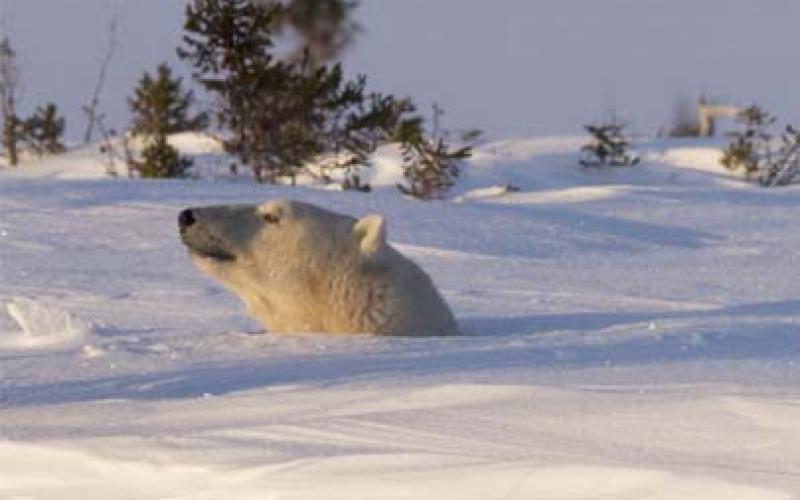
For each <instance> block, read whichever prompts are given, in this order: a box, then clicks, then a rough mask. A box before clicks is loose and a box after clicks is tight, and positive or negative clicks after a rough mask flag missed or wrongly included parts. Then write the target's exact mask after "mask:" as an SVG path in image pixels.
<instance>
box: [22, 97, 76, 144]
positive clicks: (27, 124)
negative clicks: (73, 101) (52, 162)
mask: <svg viewBox="0 0 800 500" xmlns="http://www.w3.org/2000/svg"><path fill="white" fill-rule="evenodd" d="M64 126H65V120H64V117H63V116H59V114H58V108H57V107H56V105H55V104H53V103H48V104H47V105H46V106H44V107H42V106H39V107H37V108H36V112H35V113H34V114H33V115H31V117H30V118H28V119H26V120H25V121H24V122H23V123H22V131H21V138H22V140H23V141H24V142H25V143H26V144H27V145H28V147H29V148H31V150H32V151H33V152H34V153H36V154H37V155H39V156H41V155H43V154H45V153H47V154H58V153H63V152H64V150H65V148H64V144H63V143H62V142H61V140H62V137H63V135H64Z"/></svg>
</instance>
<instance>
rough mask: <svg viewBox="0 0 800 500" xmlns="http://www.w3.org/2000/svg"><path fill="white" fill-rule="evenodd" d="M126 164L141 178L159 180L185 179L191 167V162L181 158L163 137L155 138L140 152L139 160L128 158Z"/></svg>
mask: <svg viewBox="0 0 800 500" xmlns="http://www.w3.org/2000/svg"><path fill="white" fill-rule="evenodd" d="M128 163H129V165H130V167H131V168H132V169H133V170H134V171H135V172H136V173H138V174H139V175H140V176H141V177H145V178H160V179H165V178H173V177H185V176H186V175H187V173H188V170H189V168H190V167H191V166H192V160H191V159H189V158H186V157H183V156H181V155H180V153H179V152H178V150H177V149H175V148H174V147H173V146H172V145H170V144H169V143H168V142H167V137H166V136H165V135H157V136H155V138H154V140H153V141H152V142H151V143H150V144H149V145H148V146H147V147H145V148H144V150H142V159H141V160H135V159H132V158H130V159H129V160H128Z"/></svg>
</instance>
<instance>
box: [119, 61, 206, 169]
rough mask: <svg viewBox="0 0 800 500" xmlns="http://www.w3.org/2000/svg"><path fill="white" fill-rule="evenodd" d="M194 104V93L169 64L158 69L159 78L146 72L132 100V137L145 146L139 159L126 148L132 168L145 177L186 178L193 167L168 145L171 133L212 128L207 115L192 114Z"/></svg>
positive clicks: (188, 160) (190, 162)
mask: <svg viewBox="0 0 800 500" xmlns="http://www.w3.org/2000/svg"><path fill="white" fill-rule="evenodd" d="M193 104H194V95H193V94H192V92H191V91H184V90H183V88H182V80H181V79H180V78H176V77H174V76H173V75H172V71H171V69H170V67H169V66H168V65H167V64H166V63H162V64H160V65H159V66H158V69H157V72H156V76H155V77H153V76H151V75H150V74H149V73H145V74H144V76H142V78H141V79H140V80H139V84H138V86H137V87H136V89H135V90H134V96H133V97H132V98H129V99H128V106H129V107H130V109H131V111H132V112H133V124H132V126H131V129H130V135H131V137H133V138H139V139H140V140H141V141H142V142H143V143H144V144H145V147H144V148H143V149H142V152H141V158H140V159H137V158H136V157H135V155H134V154H133V152H132V151H131V150H130V148H127V147H126V156H127V162H128V167H129V168H130V170H131V171H133V172H136V173H138V174H139V175H140V176H142V177H161V178H165V177H183V176H185V175H186V174H187V171H188V169H189V168H190V167H191V165H192V161H191V160H190V159H189V158H185V157H182V156H181V155H180V153H179V152H178V150H177V149H175V148H174V147H173V146H171V145H170V144H169V143H168V142H167V137H168V136H169V135H170V134H175V133H178V132H185V131H195V130H202V129H204V128H205V127H206V126H207V125H208V116H207V115H206V114H205V113H194V114H192V113H191V112H190V110H191V108H192V106H193Z"/></svg>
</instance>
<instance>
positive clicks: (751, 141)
mask: <svg viewBox="0 0 800 500" xmlns="http://www.w3.org/2000/svg"><path fill="white" fill-rule="evenodd" d="M737 121H738V122H740V123H742V124H743V125H744V130H741V131H737V132H732V133H730V134H729V135H730V136H731V138H732V141H731V143H730V144H729V145H728V146H727V147H726V148H725V149H724V150H723V152H722V158H721V159H720V163H721V164H722V165H723V166H725V167H726V168H728V169H730V170H741V171H743V172H744V173H745V175H746V176H747V177H748V178H755V179H757V180H758V183H759V184H761V185H762V186H764V187H777V186H787V185H789V184H791V183H793V182H794V180H795V178H796V177H797V175H798V174H800V131H798V130H797V129H796V128H795V127H793V126H791V125H787V126H786V128H785V129H784V131H783V133H781V134H780V136H779V138H778V139H776V138H775V136H774V135H773V134H772V133H771V132H770V130H769V128H770V126H771V125H773V124H774V123H775V122H776V121H777V118H775V117H774V116H772V115H770V114H769V113H768V112H766V111H764V110H763V109H762V108H760V107H759V106H756V105H753V106H750V107H748V108H746V109H744V110H743V111H742V112H741V113H740V114H739V116H738V117H737Z"/></svg>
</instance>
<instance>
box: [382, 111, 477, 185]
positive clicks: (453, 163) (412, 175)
mask: <svg viewBox="0 0 800 500" xmlns="http://www.w3.org/2000/svg"><path fill="white" fill-rule="evenodd" d="M397 139H398V140H399V142H400V150H401V152H402V156H403V177H405V184H398V185H397V188H398V189H399V190H400V192H402V193H403V194H405V195H408V196H413V197H414V198H418V199H422V200H430V199H435V198H438V197H441V196H442V195H443V194H444V193H445V192H446V191H447V190H448V189H450V188H451V187H452V186H453V184H455V180H456V178H457V177H458V175H459V173H460V170H461V169H460V162H461V161H462V160H465V159H467V158H469V157H470V156H471V155H472V148H471V147H469V146H467V147H462V148H460V149H456V150H454V151H453V150H451V149H450V147H449V146H448V145H447V144H446V143H445V141H444V138H442V137H438V138H431V137H428V136H427V135H426V134H425V132H424V129H423V127H422V119H421V118H420V117H415V118H409V119H405V120H403V122H402V123H401V124H400V128H399V130H398V132H397Z"/></svg>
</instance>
